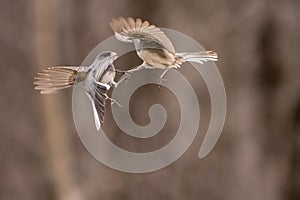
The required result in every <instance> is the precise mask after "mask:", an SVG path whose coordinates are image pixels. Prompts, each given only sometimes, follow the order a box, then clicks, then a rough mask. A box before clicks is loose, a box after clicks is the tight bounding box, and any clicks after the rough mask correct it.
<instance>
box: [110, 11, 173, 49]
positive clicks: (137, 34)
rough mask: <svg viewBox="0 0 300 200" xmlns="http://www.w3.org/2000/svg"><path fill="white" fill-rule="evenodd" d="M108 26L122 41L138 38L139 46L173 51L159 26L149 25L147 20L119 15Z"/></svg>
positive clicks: (170, 43) (171, 45) (131, 40)
mask: <svg viewBox="0 0 300 200" xmlns="http://www.w3.org/2000/svg"><path fill="white" fill-rule="evenodd" d="M110 27H111V28H112V29H113V31H114V32H115V36H116V38H117V39H118V40H120V41H122V42H133V41H134V39H139V41H140V43H141V44H140V46H142V47H143V46H145V45H144V44H147V45H149V43H151V46H152V47H156V48H164V49H167V50H168V51H170V52H173V53H174V52H175V49H174V46H173V44H172V42H171V41H170V39H169V38H168V37H167V36H166V35H165V33H164V32H162V31H161V30H160V29H159V28H157V27H156V26H154V25H150V23H149V22H148V21H142V20H141V19H139V18H138V19H136V20H134V19H133V18H131V17H128V18H127V19H125V18H123V17H119V18H118V19H112V22H111V23H110Z"/></svg>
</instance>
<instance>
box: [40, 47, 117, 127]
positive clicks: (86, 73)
mask: <svg viewBox="0 0 300 200" xmlns="http://www.w3.org/2000/svg"><path fill="white" fill-rule="evenodd" d="M117 58H118V56H117V53H115V52H111V51H104V52H101V53H100V54H98V55H97V56H96V58H95V60H94V61H93V63H92V64H91V65H90V66H55V67H49V68H47V69H44V70H43V71H42V72H39V73H37V76H36V77H34V79H35V81H34V85H35V87H34V89H36V90H39V91H40V93H41V94H54V93H57V92H59V91H61V90H64V89H66V88H70V87H72V86H74V85H75V84H78V83H80V82H83V81H84V90H85V93H86V95H87V96H88V97H89V99H90V100H91V103H92V108H93V115H94V121H95V126H96V129H97V130H99V129H100V128H101V124H102V123H103V122H104V114H105V101H106V100H111V102H112V104H113V103H116V104H118V105H119V106H121V105H120V104H119V103H118V102H117V101H116V100H114V99H112V98H110V97H108V95H107V92H108V91H109V89H110V88H111V87H117V83H116V82H115V81H114V78H115V75H116V69H115V67H114V65H113V62H114V60H116V59H117Z"/></svg>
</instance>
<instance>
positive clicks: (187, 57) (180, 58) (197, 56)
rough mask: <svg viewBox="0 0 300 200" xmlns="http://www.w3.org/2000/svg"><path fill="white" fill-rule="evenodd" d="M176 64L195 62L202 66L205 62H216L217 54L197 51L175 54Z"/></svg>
mask: <svg viewBox="0 0 300 200" xmlns="http://www.w3.org/2000/svg"><path fill="white" fill-rule="evenodd" d="M176 56H177V59H176V64H179V65H180V64H181V63H183V62H197V63H200V64H203V63H204V62H207V61H217V60H218V54H217V53H216V52H214V51H198V52H189V53H177V54H176Z"/></svg>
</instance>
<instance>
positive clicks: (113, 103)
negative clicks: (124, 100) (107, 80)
mask: <svg viewBox="0 0 300 200" xmlns="http://www.w3.org/2000/svg"><path fill="white" fill-rule="evenodd" d="M109 100H110V101H111V102H110V105H115V104H116V105H117V106H119V107H120V108H121V107H122V105H121V104H120V103H119V102H117V101H116V100H114V99H111V98H110V99H109Z"/></svg>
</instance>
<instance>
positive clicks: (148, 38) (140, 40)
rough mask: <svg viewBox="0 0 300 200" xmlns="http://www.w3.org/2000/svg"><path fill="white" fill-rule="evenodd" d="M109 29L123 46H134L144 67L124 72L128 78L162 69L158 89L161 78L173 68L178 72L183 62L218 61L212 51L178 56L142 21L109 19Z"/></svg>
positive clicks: (158, 32) (157, 31) (161, 34)
mask: <svg viewBox="0 0 300 200" xmlns="http://www.w3.org/2000/svg"><path fill="white" fill-rule="evenodd" d="M110 27H111V28H112V30H113V31H114V34H115V37H116V38H117V39H118V40H120V41H122V42H125V43H133V44H134V46H135V49H136V52H137V55H138V56H139V57H140V58H141V59H142V60H143V63H142V64H141V65H139V66H137V67H135V68H133V69H131V70H128V71H127V75H128V76H130V75H129V74H130V73H132V72H134V71H138V70H141V69H145V68H150V69H153V68H158V69H163V70H164V71H163V72H162V74H161V76H160V78H159V80H158V84H159V85H160V86H161V85H162V81H165V80H164V79H163V77H164V75H165V74H166V73H167V72H168V70H170V69H172V68H179V67H180V66H181V65H182V63H184V62H197V63H200V64H203V63H204V62H207V61H217V59H218V55H217V53H215V52H214V51H198V52H187V53H177V52H176V51H175V49H174V46H173V44H172V42H171V41H170V39H169V38H168V37H167V36H166V34H165V33H164V32H163V31H161V30H160V29H159V28H157V27H156V26H155V25H151V24H150V23H149V22H148V21H142V20H141V19H139V18H138V19H133V18H131V17H128V18H127V19H125V18H123V17H119V18H118V19H112V21H111V23H110Z"/></svg>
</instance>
